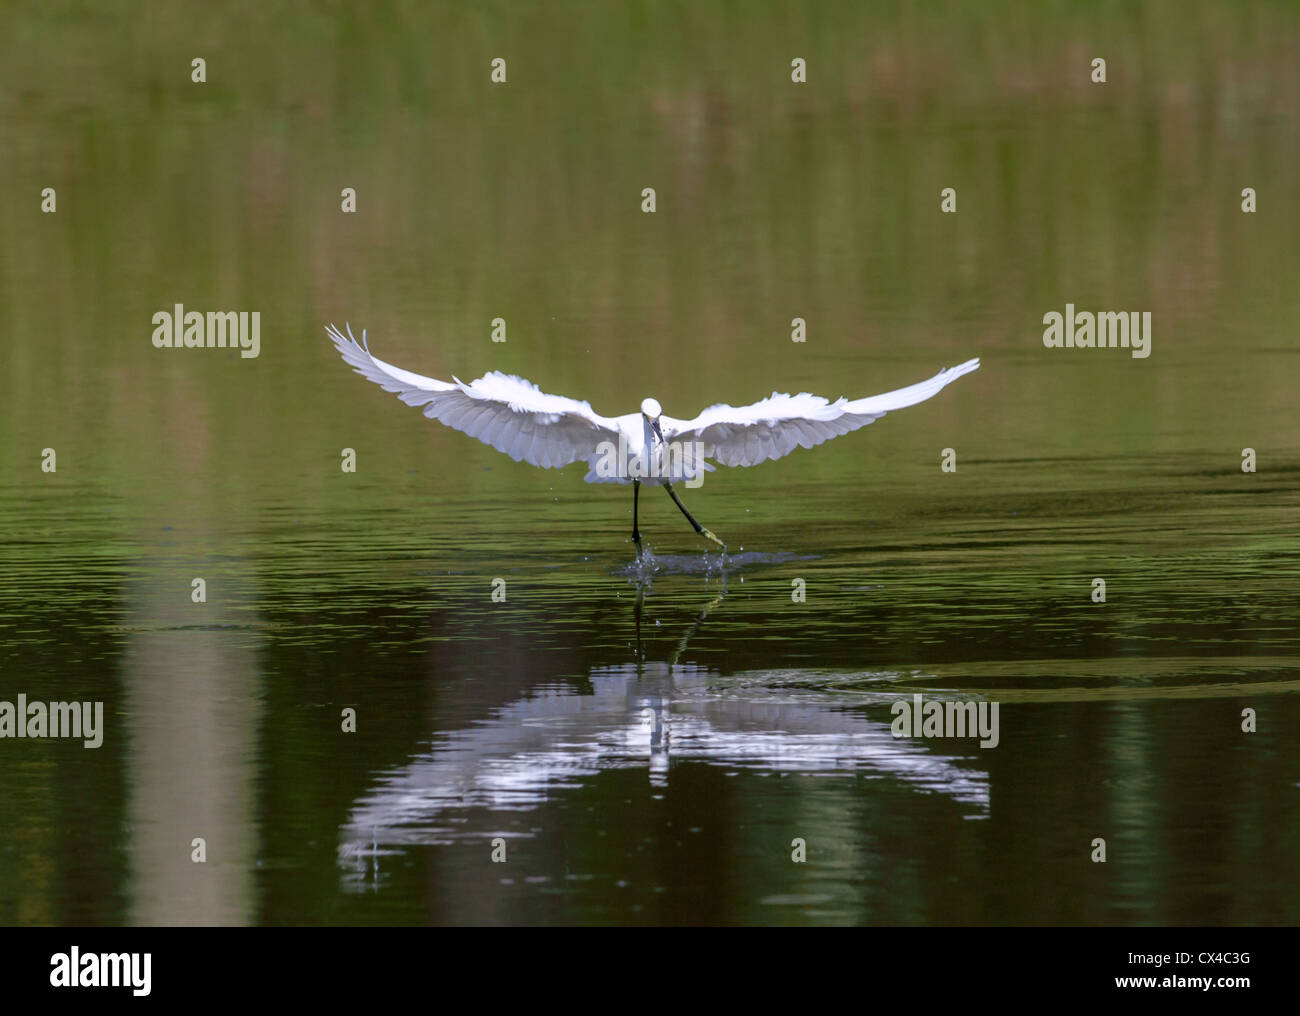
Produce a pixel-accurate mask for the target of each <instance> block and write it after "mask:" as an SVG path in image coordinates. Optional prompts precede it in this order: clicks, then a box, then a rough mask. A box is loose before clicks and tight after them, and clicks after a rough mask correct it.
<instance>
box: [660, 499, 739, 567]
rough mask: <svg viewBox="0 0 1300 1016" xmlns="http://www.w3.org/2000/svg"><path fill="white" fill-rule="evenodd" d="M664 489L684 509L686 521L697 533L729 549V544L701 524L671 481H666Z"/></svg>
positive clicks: (724, 548) (674, 502)
mask: <svg viewBox="0 0 1300 1016" xmlns="http://www.w3.org/2000/svg"><path fill="white" fill-rule="evenodd" d="M664 490H666V491H668V496H669V497H671V498H672V499H673V504H675V505H677V507H678V508H680V509H681V510H682V514H683V515H685V516H686V521H687V522H689V523H690V524H691V525H692V526H694V527H695V531H696V532H697V533H699V534H700V535H701V536H703V537H704V538H705V539H709V540H712V541H713V542H714V543H716V544H717V545H718V546H719V547H721V548H722V549H723V550H724V551H725V550H726V549H727V545H726V544H725V543H723V542H722V541H721V540H719V539H718V538H717V537H716V536H714V535H713V534H712V533H711V532H709V530H707V529H705V528H704V527H703V526H702V525H700V524H699V523H698V522H696V521H695V516H694V515H692V514H691V513H690V512H688V511H687V510H686V505H684V504H682V499H681V498H679V497H678V496H677V491H675V490H673V485H672V484H671V483H665V484H664Z"/></svg>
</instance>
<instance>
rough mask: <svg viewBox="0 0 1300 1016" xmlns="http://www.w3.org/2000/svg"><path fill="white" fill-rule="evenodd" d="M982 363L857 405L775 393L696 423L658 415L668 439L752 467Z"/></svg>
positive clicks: (711, 411) (919, 396)
mask: <svg viewBox="0 0 1300 1016" xmlns="http://www.w3.org/2000/svg"><path fill="white" fill-rule="evenodd" d="M979 365H980V362H979V360H978V359H974V360H967V361H966V362H965V363H963V364H960V365H959V366H956V367H948V368H947V369H945V370H941V371H939V373H938V374H936V375H935V376H934V377H932V378H930V379H929V380H928V381H921V382H919V383H918V384H914V385H909V386H908V387H906V388H900V389H898V390H897V391H894V392H886V393H885V394H883V395H872V396H870V397H868V398H865V399H857V400H855V401H853V402H850V401H848V400H847V399H838V400H836V401H835V402H830V401H828V400H826V399H823V398H822V397H821V396H819V395H809V394H808V393H807V392H803V393H801V394H799V395H778V394H777V393H776V392H773V393H772V394H771V395H770V396H769V397H768V398H766V399H763V400H762V401H761V402H755V403H754V404H753V405H752V406H726V405H718V406H710V407H709V408H708V409H706V410H705V411H704V412H702V413H701V414H700V415H699V416H697V417H696V418H695V419H694V420H674V419H672V418H671V417H667V416H664V417H660V421H659V422H660V425H661V426H662V427H663V430H664V437H665V438H669V437H670V436H671V438H673V439H676V440H680V441H699V442H701V443H702V444H703V445H704V454H705V455H706V456H707V457H708V458H712V459H716V460H717V461H718V462H721V463H722V464H723V465H724V466H753V465H756V464H758V463H759V462H765V461H767V460H768V459H779V458H781V456H783V455H789V454H790V452H792V451H794V449H795V448H813V447H815V446H816V445H819V444H821V443H822V442H823V441H829V440H830V439H831V438H833V437H839V435H841V434H847V433H849V432H850V431H853V430H857V429H858V428H859V427H865V426H866V425H867V424H869V423H872V422H874V421H876V420H879V419H880V418H881V417H882V416H884V415H885V414H886V413H888V412H889V411H890V410H893V409H903V408H904V407H906V406H914V405H916V404H917V403H918V402H924V401H925V400H926V399H928V398H930V397H931V396H932V395H935V394H937V393H938V392H939V391H941V390H942V389H943V388H944V386H945V385H948V384H951V383H952V382H953V381H956V380H957V378H959V377H961V376H962V375H963V374H969V373H970V372H971V371H973V370H977V369H978V368H979Z"/></svg>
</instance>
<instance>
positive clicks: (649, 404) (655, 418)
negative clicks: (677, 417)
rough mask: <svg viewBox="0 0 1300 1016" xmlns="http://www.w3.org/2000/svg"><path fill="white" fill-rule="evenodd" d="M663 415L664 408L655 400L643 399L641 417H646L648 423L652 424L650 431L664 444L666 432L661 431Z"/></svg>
mask: <svg viewBox="0 0 1300 1016" xmlns="http://www.w3.org/2000/svg"><path fill="white" fill-rule="evenodd" d="M661 413H663V407H662V406H660V405H659V403H658V401H656V400H655V399H643V400H642V402H641V415H642V416H643V417H645V421H646V423H648V424H650V429H651V430H653V431H654V432H655V437H657V438H658V439H659V443H660V444H663V443H664V432H663V431H662V430H660V429H659V416H660V414H661Z"/></svg>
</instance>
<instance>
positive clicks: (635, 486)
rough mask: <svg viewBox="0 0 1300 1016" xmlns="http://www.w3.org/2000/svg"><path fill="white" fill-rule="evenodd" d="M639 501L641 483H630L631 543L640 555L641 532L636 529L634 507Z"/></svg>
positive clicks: (638, 481)
mask: <svg viewBox="0 0 1300 1016" xmlns="http://www.w3.org/2000/svg"><path fill="white" fill-rule="evenodd" d="M640 499H641V481H640V480H633V481H632V542H633V543H635V544H636V552H637V554H638V555H639V554H640V553H641V532H640V530H638V529H637V527H636V507H637V501H639V500H640Z"/></svg>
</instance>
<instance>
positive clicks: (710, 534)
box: [698, 526, 727, 553]
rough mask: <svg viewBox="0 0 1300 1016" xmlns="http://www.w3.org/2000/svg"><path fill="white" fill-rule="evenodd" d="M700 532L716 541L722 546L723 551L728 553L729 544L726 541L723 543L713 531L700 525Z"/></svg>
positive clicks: (706, 537)
mask: <svg viewBox="0 0 1300 1016" xmlns="http://www.w3.org/2000/svg"><path fill="white" fill-rule="evenodd" d="M698 532H699V534H700V535H701V536H703V537H704V538H705V539H709V540H712V541H713V542H714V543H716V544H717V545H718V546H719V547H721V548H722V551H723V553H726V550H727V545H726V544H725V543H723V542H722V541H721V540H719V539H718V538H717V537H716V536H714V535H713V533H712V532H710V531H709V530H707V529H705V528H704V527H703V526H700V527H699V530H698Z"/></svg>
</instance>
